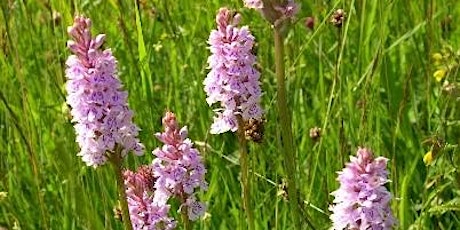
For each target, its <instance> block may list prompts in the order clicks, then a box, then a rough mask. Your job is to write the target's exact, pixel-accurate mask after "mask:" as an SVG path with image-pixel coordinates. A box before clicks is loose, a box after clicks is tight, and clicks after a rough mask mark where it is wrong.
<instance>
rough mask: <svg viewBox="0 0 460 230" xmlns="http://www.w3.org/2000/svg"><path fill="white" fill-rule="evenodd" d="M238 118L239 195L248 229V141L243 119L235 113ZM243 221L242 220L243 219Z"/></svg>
mask: <svg viewBox="0 0 460 230" xmlns="http://www.w3.org/2000/svg"><path fill="white" fill-rule="evenodd" d="M237 120H238V142H239V151H240V167H241V189H242V193H241V196H242V198H243V208H244V211H245V213H246V217H247V223H248V229H250V230H254V229H255V225H254V214H253V208H252V207H251V199H250V197H251V195H250V193H251V192H250V191H251V187H250V186H251V184H250V181H249V178H248V175H249V166H248V165H249V159H248V158H249V156H248V143H247V140H246V137H245V134H244V121H243V118H242V117H241V116H240V115H237ZM243 223H244V220H243Z"/></svg>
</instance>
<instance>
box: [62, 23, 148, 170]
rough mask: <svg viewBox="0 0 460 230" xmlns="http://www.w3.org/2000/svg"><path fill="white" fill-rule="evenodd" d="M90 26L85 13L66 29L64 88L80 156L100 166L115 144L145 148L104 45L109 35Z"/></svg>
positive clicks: (127, 148) (124, 151)
mask: <svg viewBox="0 0 460 230" xmlns="http://www.w3.org/2000/svg"><path fill="white" fill-rule="evenodd" d="M90 30H91V21H90V19H88V18H85V17H81V16H77V17H76V18H75V20H74V24H73V25H72V26H70V27H69V28H68V33H69V35H70V36H71V38H72V40H70V41H68V43H67V45H68V48H69V49H70V51H71V52H72V53H73V55H71V56H70V57H69V58H68V59H67V61H66V66H67V68H66V77H67V83H66V89H67V93H68V96H67V104H69V105H70V107H71V115H72V117H73V119H72V122H74V123H75V124H74V127H75V131H76V133H77V142H78V144H79V146H80V152H79V153H78V155H79V156H81V157H82V160H83V161H84V162H85V163H86V164H87V165H88V166H93V167H97V166H100V165H103V164H104V163H105V162H106V161H107V159H108V158H107V157H108V156H107V152H113V151H115V148H121V154H122V155H123V156H124V155H126V154H127V153H128V152H129V151H133V152H134V153H135V154H137V155H142V154H143V149H144V147H143V145H142V144H141V143H140V142H139V140H138V139H137V135H138V131H139V128H138V127H137V126H136V125H135V124H133V122H132V118H133V112H132V111H131V110H130V109H129V107H128V104H127V96H128V94H127V92H125V91H123V90H122V84H121V82H120V80H119V79H118V76H117V60H116V59H115V57H114V56H113V55H112V52H111V50H110V49H105V50H103V49H102V44H103V43H104V39H105V35H104V34H99V35H97V36H96V37H95V38H93V37H92V35H91V31H90Z"/></svg>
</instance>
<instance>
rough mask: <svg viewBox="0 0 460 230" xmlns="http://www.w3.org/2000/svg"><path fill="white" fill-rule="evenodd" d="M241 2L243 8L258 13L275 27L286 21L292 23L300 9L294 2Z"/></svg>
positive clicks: (249, 0)
mask: <svg viewBox="0 0 460 230" xmlns="http://www.w3.org/2000/svg"><path fill="white" fill-rule="evenodd" d="M243 2H244V6H245V7H247V8H250V9H256V10H258V11H260V12H261V13H262V15H263V16H264V18H265V19H267V21H269V22H270V23H272V24H273V25H275V26H279V25H281V24H282V23H283V22H284V21H287V19H289V20H291V21H292V20H293V19H294V17H295V16H296V14H297V13H298V12H299V9H300V5H299V4H298V3H296V2H294V0H285V1H278V0H267V1H263V0H243Z"/></svg>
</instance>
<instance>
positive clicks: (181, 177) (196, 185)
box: [152, 112, 208, 220]
mask: <svg viewBox="0 0 460 230" xmlns="http://www.w3.org/2000/svg"><path fill="white" fill-rule="evenodd" d="M163 126H164V129H165V131H164V132H163V133H157V134H155V136H156V137H157V138H158V140H160V141H161V142H163V143H164V145H163V147H162V148H157V149H155V150H154V151H153V155H155V156H156V158H155V159H154V160H153V163H152V164H153V166H152V167H153V175H154V177H155V180H156V182H155V184H154V188H155V201H157V202H162V201H163V200H164V199H168V198H169V197H175V198H177V199H178V200H179V201H181V202H182V205H181V208H186V209H187V212H188V218H189V220H196V219H198V218H199V217H200V216H202V215H203V214H204V212H205V210H206V206H205V204H204V203H202V202H200V201H198V200H197V199H196V196H195V194H196V192H198V191H199V189H201V190H207V187H208V185H207V183H206V181H205V178H204V176H205V173H206V169H205V167H204V165H203V162H202V159H201V156H200V154H199V152H198V150H197V149H195V148H193V143H192V141H191V140H190V139H189V138H187V135H188V131H187V127H182V128H179V126H178V123H177V121H176V116H175V115H174V114H173V113H171V112H167V113H166V115H165V116H164V117H163Z"/></svg>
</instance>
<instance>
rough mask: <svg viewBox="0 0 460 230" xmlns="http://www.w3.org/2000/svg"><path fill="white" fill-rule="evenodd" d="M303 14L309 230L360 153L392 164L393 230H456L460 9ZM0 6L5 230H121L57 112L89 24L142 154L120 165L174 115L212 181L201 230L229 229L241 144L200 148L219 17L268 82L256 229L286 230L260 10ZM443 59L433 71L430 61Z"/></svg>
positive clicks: (290, 38) (167, 4)
mask: <svg viewBox="0 0 460 230" xmlns="http://www.w3.org/2000/svg"><path fill="white" fill-rule="evenodd" d="M298 2H300V3H301V11H300V12H299V14H298V16H297V19H298V23H296V25H295V26H294V27H293V28H292V29H291V30H290V32H289V34H288V35H287V38H286V41H285V42H286V54H287V55H286V56H287V58H286V62H287V65H286V66H287V83H288V98H289V106H290V108H291V111H292V114H293V130H294V140H295V145H296V147H297V152H296V155H297V160H298V161H297V162H298V175H297V176H298V181H297V184H298V186H299V193H300V197H301V199H302V200H304V201H305V202H304V204H305V205H304V206H303V207H302V210H303V213H302V217H303V218H304V219H303V220H304V222H303V226H304V227H305V229H308V228H309V227H308V225H307V224H306V222H307V221H310V222H311V223H312V224H313V226H314V227H315V229H328V228H329V227H330V221H329V217H328V216H329V214H330V212H329V210H328V206H329V205H330V204H331V202H332V200H333V197H332V196H331V195H329V193H330V192H332V191H334V190H335V189H337V188H338V182H336V179H335V178H336V175H337V174H336V171H338V170H341V169H342V167H343V166H344V163H345V162H346V161H348V159H349V157H348V156H349V155H353V154H355V152H356V150H357V147H358V146H363V147H368V148H371V149H373V151H374V152H375V155H378V156H385V157H387V158H389V159H390V161H389V170H390V178H391V181H392V182H391V183H389V184H388V188H389V190H390V191H391V192H392V194H393V196H394V198H395V199H394V200H393V201H392V208H393V211H394V213H395V215H396V217H397V218H398V220H399V228H400V229H460V198H459V197H460V175H459V165H460V162H459V158H460V157H459V156H460V155H459V153H458V148H457V145H458V144H459V142H460V138H459V137H460V135H459V134H460V133H459V125H460V123H459V111H458V109H457V108H458V105H457V104H458V101H459V100H458V95H459V94H458V93H459V92H460V91H458V84H456V83H457V76H458V66H459V65H458V63H459V59H460V58H459V55H460V53H459V52H457V50H458V49H459V48H460V28H459V26H458V24H459V22H460V21H459V16H460V6H459V2H458V1H456V0H445V1H435V0H425V1H406V0H375V1H366V0H342V1H319V0H314V1H307V0H303V1H298ZM0 6H1V16H0V53H1V55H0V226H2V227H6V228H7V229H122V224H121V223H120V221H119V220H117V219H115V218H114V212H113V208H114V207H115V206H116V203H117V198H116V197H117V196H116V179H115V177H114V174H113V171H112V169H111V168H110V167H108V166H104V167H100V168H98V169H97V170H95V169H93V168H88V167H86V166H85V165H84V163H83V162H82V161H81V159H80V158H79V157H77V156H76V153H77V152H78V151H79V149H78V145H77V144H76V143H75V133H74V129H73V127H72V124H71V122H70V117H69V112H68V109H67V106H66V104H65V97H66V92H65V89H64V84H65V75H64V70H65V60H66V58H67V57H68V56H69V55H70V52H69V51H68V50H67V48H66V41H67V40H68V39H69V36H68V35H67V33H66V28H67V26H69V25H71V24H72V21H73V16H74V15H77V14H83V15H85V16H87V17H90V18H91V19H92V22H93V33H94V34H97V33H105V34H106V35H107V37H106V43H105V46H106V47H110V48H111V49H112V50H113V52H114V55H115V56H116V57H117V59H118V63H119V66H118V68H119V77H120V79H121V81H122V82H123V84H124V88H125V89H126V90H127V91H128V92H129V104H130V107H131V109H132V110H133V111H134V112H135V118H134V120H135V122H136V123H137V124H138V126H139V127H140V128H141V129H142V131H141V134H140V139H141V141H142V142H143V143H144V144H145V146H146V150H147V151H146V153H145V155H144V156H143V157H134V156H131V155H130V156H129V157H128V158H127V159H126V161H125V165H126V166H127V167H128V168H131V169H134V168H135V167H136V166H138V165H140V164H148V163H150V162H151V160H152V155H151V150H153V149H154V148H156V147H157V146H158V145H159V144H160V143H159V142H158V141H157V140H156V139H155V138H154V137H153V133H155V132H158V131H160V130H161V117H162V116H163V114H164V112H165V111H167V110H171V111H173V112H175V113H176V115H177V116H178V120H179V122H180V123H181V124H182V125H187V126H188V127H189V131H190V138H191V139H192V140H194V141H196V142H197V143H196V146H197V147H198V148H199V149H200V150H201V152H202V154H203V155H204V158H205V163H206V166H207V168H208V173H207V176H206V178H207V181H208V182H209V184H210V187H209V191H207V192H206V193H203V194H201V195H200V197H201V198H202V199H203V200H205V201H206V202H207V204H208V213H207V214H206V216H205V218H203V219H202V220H200V221H198V223H197V224H195V226H194V227H195V229H237V228H238V226H240V225H239V221H240V218H239V215H241V210H242V205H241V199H240V194H241V191H240V183H239V171H240V168H239V165H238V154H237V140H236V137H235V136H234V135H232V134H223V135H217V136H216V135H210V134H208V130H209V127H210V125H211V123H212V117H213V112H212V109H211V108H209V107H208V105H207V104H206V101H205V98H206V95H205V93H204V91H203V84H202V81H203V80H204V78H205V77H206V74H207V72H208V70H207V68H206V67H207V64H206V60H207V57H208V55H209V50H208V49H207V43H206V41H207V39H208V36H209V33H210V31H211V30H212V29H214V28H215V14H216V12H217V10H218V9H219V8H220V7H222V6H227V7H230V8H232V9H236V10H238V11H239V12H240V13H241V14H242V22H241V23H242V24H247V25H249V26H250V28H251V30H252V32H253V34H254V35H255V37H256V39H257V42H258V44H257V47H256V49H257V55H258V61H259V66H260V68H261V71H262V78H261V80H262V89H263V91H264V95H263V107H264V108H265V110H266V120H267V123H266V127H265V137H264V141H263V143H262V144H260V145H251V146H250V155H251V162H252V163H251V167H252V171H251V179H252V181H253V188H252V190H253V191H252V194H253V196H252V202H253V205H254V207H255V210H254V212H255V218H256V226H257V228H258V229H293V222H292V220H291V213H290V210H289V208H288V205H287V202H286V200H285V197H284V196H283V194H284V192H285V191H284V189H283V183H284V181H285V177H286V175H285V173H284V170H283V167H282V165H283V164H282V161H283V155H282V154H281V153H280V152H279V150H278V146H279V140H278V138H277V137H278V130H279V128H278V124H277V120H278V115H277V111H276V110H277V108H276V106H274V105H275V100H276V96H275V95H276V79H275V76H274V55H273V50H274V49H273V43H274V41H273V36H272V33H273V31H272V29H271V28H270V25H269V24H267V23H266V22H265V21H263V19H262V17H261V16H260V15H259V13H258V12H256V11H254V10H249V9H246V8H244V7H243V3H242V1H236V0H228V1H224V0H208V1H205V0H196V1H188V0H182V1H160V0H153V1H148V0H143V1H124V0H118V1H117V0H107V1H104V0H99V1H90V0H87V1H78V0H75V1H60V0H34V1H25V0H22V1H20V0H17V1H13V0H1V1H0ZM338 8H342V9H344V10H345V11H346V12H347V18H346V23H345V24H344V26H343V27H342V29H340V30H339V29H337V28H336V27H334V26H332V25H331V24H330V23H329V18H330V15H331V14H332V13H333V12H334V10H336V9H338ZM306 17H314V18H315V24H314V28H313V29H308V28H307V27H306V26H305V23H304V22H305V18H306ZM436 53H438V54H440V55H441V59H439V55H438V56H437V57H438V58H433V55H434V54H436ZM435 57H436V55H435ZM437 70H445V75H444V78H443V79H442V80H441V81H440V82H438V81H436V79H435V78H434V77H433V74H434V73H435V71H437ZM448 86H450V87H451V88H447V87H448ZM449 89H450V91H449ZM313 127H320V128H322V132H321V137H320V138H319V140H313V139H311V138H310V134H309V130H310V129H311V128H313ZM429 151H431V154H432V156H433V161H432V162H431V164H430V165H428V166H427V165H425V163H424V161H423V157H424V155H425V154H426V153H427V152H429ZM427 163H429V162H427ZM173 205H174V207H175V208H172V210H176V208H177V204H173ZM171 214H172V215H174V216H175V217H178V214H177V213H175V212H174V211H172V212H171Z"/></svg>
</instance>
